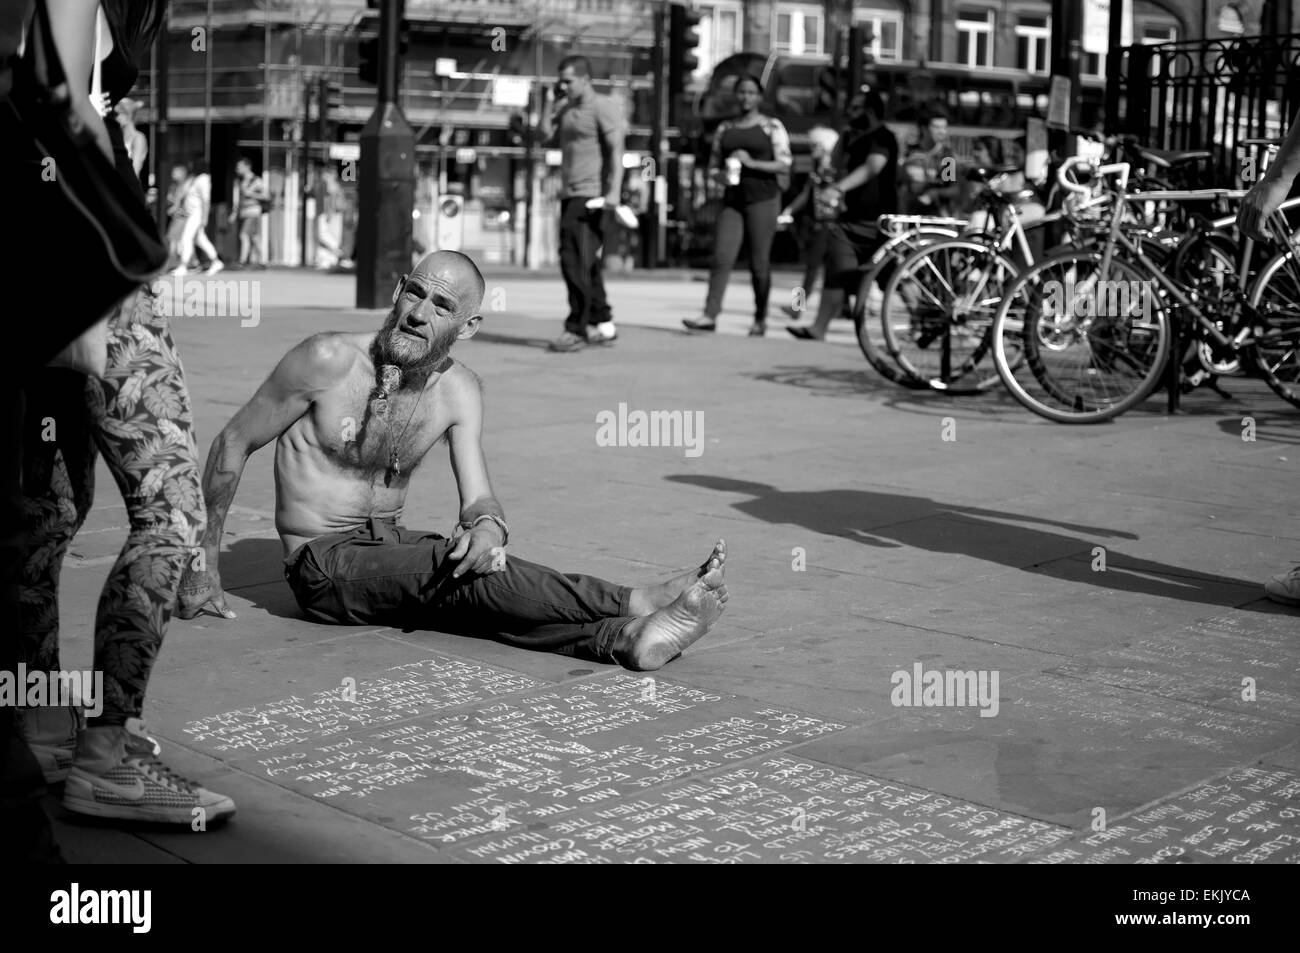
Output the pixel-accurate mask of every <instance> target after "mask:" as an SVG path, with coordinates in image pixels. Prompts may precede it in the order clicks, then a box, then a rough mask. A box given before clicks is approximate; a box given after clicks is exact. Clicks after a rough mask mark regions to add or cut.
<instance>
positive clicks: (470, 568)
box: [447, 520, 506, 579]
mask: <svg viewBox="0 0 1300 953" xmlns="http://www.w3.org/2000/svg"><path fill="white" fill-rule="evenodd" d="M503 539H504V534H503V533H502V532H501V527H500V526H497V525H496V524H495V523H492V522H489V521H487V520H484V521H483V522H482V523H479V524H478V525H477V526H475V527H474V528H473V529H471V530H470V531H469V532H467V533H466V534H465V535H464V536H462V537H461V538H460V541H459V542H458V543H457V544H456V546H455V548H454V549H453V550H452V551H451V552H450V553H448V554H447V558H448V559H450V560H451V561H452V562H459V563H460V565H459V566H457V567H456V571H455V572H453V573H452V574H451V578H453V579H459V578H460V577H461V576H464V575H466V574H467V573H471V572H472V573H474V574H475V575H479V576H487V575H490V574H491V573H494V572H501V571H502V570H503V569H505V568H506V551H505V547H504V546H503V545H502V541H503Z"/></svg>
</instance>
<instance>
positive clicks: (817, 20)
mask: <svg viewBox="0 0 1300 953" xmlns="http://www.w3.org/2000/svg"><path fill="white" fill-rule="evenodd" d="M824 23H825V13H824V11H823V8H822V7H821V6H820V5H816V4H810V3H778V4H777V5H776V12H775V13H774V14H773V15H772V52H774V53H789V54H791V55H794V56H808V55H812V54H818V53H822V52H823V51H824V46H823V37H822V34H823V29H822V28H823V26H824Z"/></svg>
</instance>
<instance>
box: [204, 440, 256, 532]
mask: <svg viewBox="0 0 1300 953" xmlns="http://www.w3.org/2000/svg"><path fill="white" fill-rule="evenodd" d="M245 459H246V458H245V457H244V456H243V455H242V454H240V453H238V451H232V449H231V447H230V446H229V444H228V442H227V439H226V433H225V431H224V430H223V431H222V432H221V433H219V434H217V438H216V439H215V440H213V441H212V449H211V450H209V451H208V462H207V465H206V466H205V467H204V469H203V503H204V505H205V506H206V507H207V511H208V525H207V529H206V531H205V532H204V534H203V547H204V549H206V550H207V551H208V552H209V553H211V554H213V555H215V554H216V553H217V552H218V551H219V550H220V549H221V536H222V533H223V532H224V530H225V525H226V514H227V513H228V512H229V511H230V504H231V503H233V502H234V500H235V491H236V490H237V489H238V488H239V478H240V477H241V476H243V473H244V461H245Z"/></svg>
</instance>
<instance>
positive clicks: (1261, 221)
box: [1237, 112, 1300, 606]
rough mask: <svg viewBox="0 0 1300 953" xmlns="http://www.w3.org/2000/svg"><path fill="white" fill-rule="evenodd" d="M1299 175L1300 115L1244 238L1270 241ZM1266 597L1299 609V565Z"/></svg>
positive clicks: (1247, 209)
mask: <svg viewBox="0 0 1300 953" xmlns="http://www.w3.org/2000/svg"><path fill="white" fill-rule="evenodd" d="M1297 175H1300V112H1297V113H1296V115H1295V117H1294V118H1293V119H1292V120H1291V130H1290V131H1289V132H1288V133H1287V134H1286V138H1285V139H1284V140H1283V141H1282V145H1281V147H1280V148H1279V149H1278V154H1277V156H1276V157H1275V158H1274V159H1273V161H1272V162H1271V163H1269V166H1268V168H1267V169H1266V170H1265V171H1264V174H1263V175H1262V176H1260V178H1259V181H1258V182H1256V183H1255V184H1254V185H1253V186H1252V187H1251V189H1250V191H1249V192H1247V193H1246V197H1245V198H1243V199H1242V200H1241V208H1240V209H1238V210H1237V228H1239V229H1240V230H1241V234H1242V237H1243V238H1251V239H1254V240H1255V241H1257V242H1261V241H1267V240H1268V239H1269V238H1270V236H1269V233H1268V232H1266V231H1265V230H1264V225H1265V223H1266V222H1267V221H1268V219H1269V218H1270V217H1271V216H1272V215H1273V214H1274V213H1275V212H1277V210H1278V208H1280V207H1281V205H1282V203H1283V202H1285V201H1286V199H1287V196H1288V195H1290V194H1291V186H1292V185H1293V184H1294V183H1295V180H1296V176H1297ZM1264 594H1265V595H1266V596H1268V598H1270V599H1272V600H1273V601H1274V602H1280V603H1282V604H1283V605H1288V606H1295V605H1300V565H1297V566H1294V567H1292V568H1291V569H1290V570H1289V571H1288V572H1281V573H1277V574H1276V575H1274V576H1271V577H1270V578H1269V579H1268V580H1267V581H1266V582H1265V583H1264Z"/></svg>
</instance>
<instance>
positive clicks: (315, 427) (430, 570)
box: [178, 252, 727, 671]
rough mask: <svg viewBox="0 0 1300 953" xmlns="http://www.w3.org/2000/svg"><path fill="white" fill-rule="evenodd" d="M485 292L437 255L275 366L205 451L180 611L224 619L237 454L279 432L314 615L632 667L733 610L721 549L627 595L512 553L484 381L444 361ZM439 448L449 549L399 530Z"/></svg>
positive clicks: (298, 557) (279, 485) (289, 575)
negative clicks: (382, 304)
mask: <svg viewBox="0 0 1300 953" xmlns="http://www.w3.org/2000/svg"><path fill="white" fill-rule="evenodd" d="M483 293H484V283H483V276H482V274H480V273H479V270H478V268H477V267H476V266H475V265H474V262H473V261H472V260H471V259H470V258H468V257H467V256H465V255H462V254H460V253H459V252H434V253H432V254H430V255H427V256H425V257H424V258H423V259H422V260H421V261H420V263H419V264H418V265H416V267H415V268H414V270H413V271H412V273H411V274H410V275H409V276H407V277H406V278H404V279H403V280H402V282H401V283H400V284H399V285H398V287H397V289H396V291H395V292H394V296H393V303H394V307H393V310H392V312H391V313H390V314H389V315H388V318H387V320H386V321H385V322H384V325H383V327H381V328H380V329H379V331H378V332H369V333H345V332H325V333H321V334H316V335H313V336H312V337H310V338H308V339H307V340H305V341H303V342H302V343H301V344H299V345H297V346H296V347H294V348H293V349H292V350H290V351H289V353H288V354H286V355H285V356H284V358H282V359H281V361H280V363H279V364H278V365H277V366H276V368H275V370H274V371H272V373H271V376H270V377H269V378H267V380H266V381H265V382H264V383H263V384H262V386H261V387H260V388H258V390H257V393H256V394H254V395H253V398H252V399H251V400H250V401H249V402H248V403H247V404H245V405H244V407H243V408H242V409H241V410H240V411H239V412H238V413H237V414H235V416H234V417H233V418H232V419H231V421H230V422H229V423H228V424H226V427H225V429H224V430H222V431H221V433H219V434H218V435H217V438H216V439H215V440H214V441H213V443H212V448H211V449H210V450H209V451H208V459H207V467H206V470H205V472H204V475H203V496H204V499H205V501H206V503H207V511H208V524H207V531H206V533H205V535H204V538H203V552H204V560H203V561H202V562H199V561H198V560H196V561H195V564H196V565H197V568H195V566H191V568H189V569H188V570H187V572H186V574H185V577H184V578H183V579H182V581H181V588H180V593H179V596H178V611H179V614H180V616H181V618H183V619H191V618H193V617H194V616H196V615H198V614H199V613H200V612H201V611H203V610H204V609H211V610H213V611H215V612H216V613H218V614H220V615H221V616H222V617H224V618H227V619H230V618H234V613H233V612H231V611H230V609H229V608H228V607H227V605H226V600H225V596H224V594H223V592H222V589H221V577H220V573H219V571H218V565H217V561H218V556H219V553H220V548H221V537H222V532H223V527H224V525H225V521H226V513H227V511H228V510H229V509H230V504H231V502H232V501H233V500H234V497H235V490H236V488H237V487H238V486H239V478H240V476H241V475H242V474H243V472H244V464H245V462H246V461H247V460H248V457H249V456H250V455H251V454H252V453H253V452H254V451H256V450H257V449H259V448H260V447H263V446H265V445H266V444H267V443H269V442H270V441H272V440H276V439H277V438H278V440H277V443H276V449H275V525H276V529H277V530H278V531H279V533H280V540H281V542H282V543H283V545H284V552H285V556H286V558H285V578H286V579H287V580H288V582H289V586H290V588H292V589H293V593H294V596H295V597H296V598H297V600H298V605H299V606H300V607H301V608H302V610H303V612H305V613H306V614H307V616H308V617H309V618H311V619H314V620H316V621H320V622H331V623H338V624H343V625H389V626H394V627H397V628H424V629H438V630H441V631H445V632H455V633H458V634H463V635H474V636H481V637H485V638H494V639H499V640H501V641H504V642H508V643H510V644H512V645H517V646H521V647H525V648H532V649H547V650H550V651H556V652H561V653H564V654H569V655H577V656H580V657H582V658H586V659H591V660H599V661H607V662H616V663H618V664H619V665H622V666H624V667H625V668H629V669H632V670H634V671H652V670H654V669H657V668H660V667H661V666H663V665H664V664H666V663H667V662H669V661H671V660H672V659H674V658H676V657H677V656H678V655H680V654H681V652H682V651H683V650H684V649H685V648H686V647H687V646H688V645H690V644H691V643H693V642H695V641H696V640H697V639H699V638H700V637H701V636H703V635H704V634H705V633H706V632H707V631H708V630H709V628H710V626H712V625H713V623H714V622H715V621H717V619H718V617H719V616H720V615H721V614H722V611H723V607H724V606H725V604H726V602H727V590H726V586H725V585H724V582H723V574H724V568H725V567H724V563H725V561H726V547H725V544H724V543H723V541H722V540H718V543H717V545H716V546H714V548H713V551H712V552H711V553H710V554H709V557H708V559H706V560H705V561H704V564H703V565H701V566H700V568H699V569H698V570H692V571H690V572H687V573H685V574H683V575H681V576H678V577H676V578H674V579H671V580H669V581H667V582H664V583H660V584H658V585H654V586H648V587H644V588H635V589H634V588H632V587H630V586H618V585H614V584H613V583H609V582H605V581H604V580H601V579H597V578H595V577H593V576H584V575H565V574H561V573H559V572H556V571H555V570H553V569H549V568H547V567H545V566H541V565H538V564H536V563H531V562H527V561H525V560H522V559H517V558H514V557H510V558H509V559H507V558H506V556H505V546H506V542H507V537H508V535H509V531H508V529H507V527H506V523H505V514H504V511H503V510H502V509H501V504H500V503H498V502H497V501H496V498H495V497H494V496H493V493H492V486H491V484H490V483H489V482H488V473H487V463H486V461H485V460H484V456H483V447H482V440H481V437H482V431H483V399H482V392H481V388H480V384H479V379H478V377H476V376H475V374H474V372H473V371H471V370H470V369H469V368H467V367H465V366H464V365H463V364H460V363H459V362H457V361H454V360H452V359H451V358H450V357H449V356H448V355H449V353H450V351H451V348H452V345H453V344H454V343H455V342H456V341H459V340H464V339H466V338H470V337H472V336H473V335H474V333H475V332H476V331H477V330H478V327H479V322H480V321H481V316H480V315H479V308H480V307H481V306H482V303H483ZM443 439H445V440H446V441H447V442H448V443H449V444H450V447H451V469H452V473H453V474H454V475H455V478H456V486H457V488H458V489H459V491H460V504H461V508H460V520H461V521H460V523H459V524H458V525H457V534H456V535H455V536H453V537H452V538H450V539H448V538H445V537H443V536H440V535H438V534H437V533H429V532H417V531H414V530H409V529H406V528H404V527H401V526H399V525H398V520H399V518H400V517H401V513H402V506H403V504H404V503H405V501H406V491H407V488H408V486H409V484H410V479H411V476H412V474H413V472H414V471H415V470H416V469H417V468H418V467H419V465H420V463H421V461H423V459H424V456H425V454H426V453H428V451H429V450H430V448H432V447H433V445H434V444H435V443H437V442H438V441H440V440H443Z"/></svg>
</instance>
